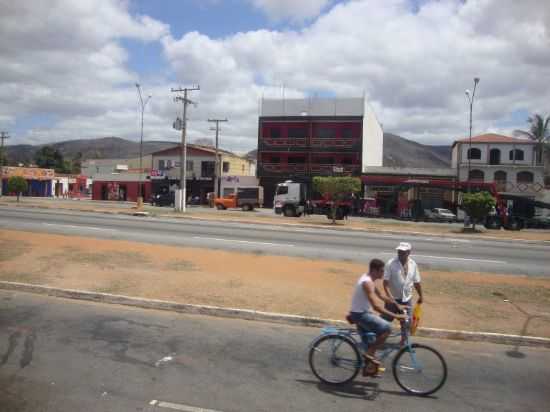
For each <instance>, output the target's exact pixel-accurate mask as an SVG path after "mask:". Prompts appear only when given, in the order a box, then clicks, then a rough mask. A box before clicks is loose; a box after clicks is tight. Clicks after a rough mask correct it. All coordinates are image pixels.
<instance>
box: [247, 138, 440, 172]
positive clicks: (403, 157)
mask: <svg viewBox="0 0 550 412" xmlns="http://www.w3.org/2000/svg"><path fill="white" fill-rule="evenodd" d="M257 154H258V151H257V150H256V149H254V150H251V151H250V152H248V153H247V154H246V156H247V157H248V158H251V159H256V157H257ZM383 165H384V166H387V167H416V168H444V167H450V166H451V146H429V145H423V144H420V143H416V142H413V141H412V140H408V139H405V138H404V137H401V136H397V135H395V134H392V133H384V159H383Z"/></svg>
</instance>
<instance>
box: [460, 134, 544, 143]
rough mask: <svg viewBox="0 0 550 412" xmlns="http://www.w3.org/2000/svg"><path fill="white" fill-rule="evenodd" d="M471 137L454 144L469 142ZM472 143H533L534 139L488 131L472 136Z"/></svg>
mask: <svg viewBox="0 0 550 412" xmlns="http://www.w3.org/2000/svg"><path fill="white" fill-rule="evenodd" d="M469 142H470V139H469V138H468V137H466V138H464V139H460V140H457V141H455V142H454V144H453V146H454V145H455V144H456V143H469ZM472 143H523V144H525V143H532V144H534V143H535V142H533V141H532V140H528V139H518V138H517V137H510V136H504V135H501V134H495V133H486V134H481V135H479V136H472Z"/></svg>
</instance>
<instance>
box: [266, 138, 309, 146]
mask: <svg viewBox="0 0 550 412" xmlns="http://www.w3.org/2000/svg"><path fill="white" fill-rule="evenodd" d="M260 143H261V145H262V147H266V148H277V147H284V148H287V147H307V139H306V138H293V137H289V138H269V137H264V138H262V140H261V142H260Z"/></svg>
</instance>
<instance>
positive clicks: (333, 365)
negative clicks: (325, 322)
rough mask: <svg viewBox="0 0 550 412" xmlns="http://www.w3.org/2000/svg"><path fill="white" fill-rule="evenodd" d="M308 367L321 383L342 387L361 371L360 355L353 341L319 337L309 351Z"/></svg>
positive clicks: (338, 337)
mask: <svg viewBox="0 0 550 412" xmlns="http://www.w3.org/2000/svg"><path fill="white" fill-rule="evenodd" d="M309 366H310V368H311V371H312V372H313V374H314V375H315V376H317V378H319V380H320V381H321V382H324V383H328V384H330V385H343V384H345V383H348V382H350V381H352V380H353V379H354V378H355V377H356V376H357V374H358V373H359V369H361V355H360V354H359V350H358V349H357V345H356V344H355V342H354V341H353V340H351V339H350V338H348V337H346V336H342V335H326V336H323V337H321V338H320V339H319V340H318V341H317V342H315V344H314V345H313V346H312V348H311V350H310V351H309Z"/></svg>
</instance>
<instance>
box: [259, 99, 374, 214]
mask: <svg viewBox="0 0 550 412" xmlns="http://www.w3.org/2000/svg"><path fill="white" fill-rule="evenodd" d="M382 148H383V132H382V127H381V126H380V124H379V123H378V120H377V119H376V116H375V115H374V112H373V111H372V109H370V107H369V106H368V105H367V103H366V101H365V99H363V98H347V99H285V100H272V99H264V100H262V105H261V110H260V118H259V125H258V156H257V172H256V173H257V176H258V178H259V179H260V185H262V186H263V187H264V193H265V204H266V206H272V202H273V196H274V194H275V188H276V186H277V184H278V183H281V182H284V181H285V180H289V179H291V180H295V181H300V182H304V183H306V184H309V185H310V183H311V179H312V178H313V177H314V176H333V175H334V176H360V175H361V174H362V173H363V171H364V169H365V168H366V167H367V166H382Z"/></svg>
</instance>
